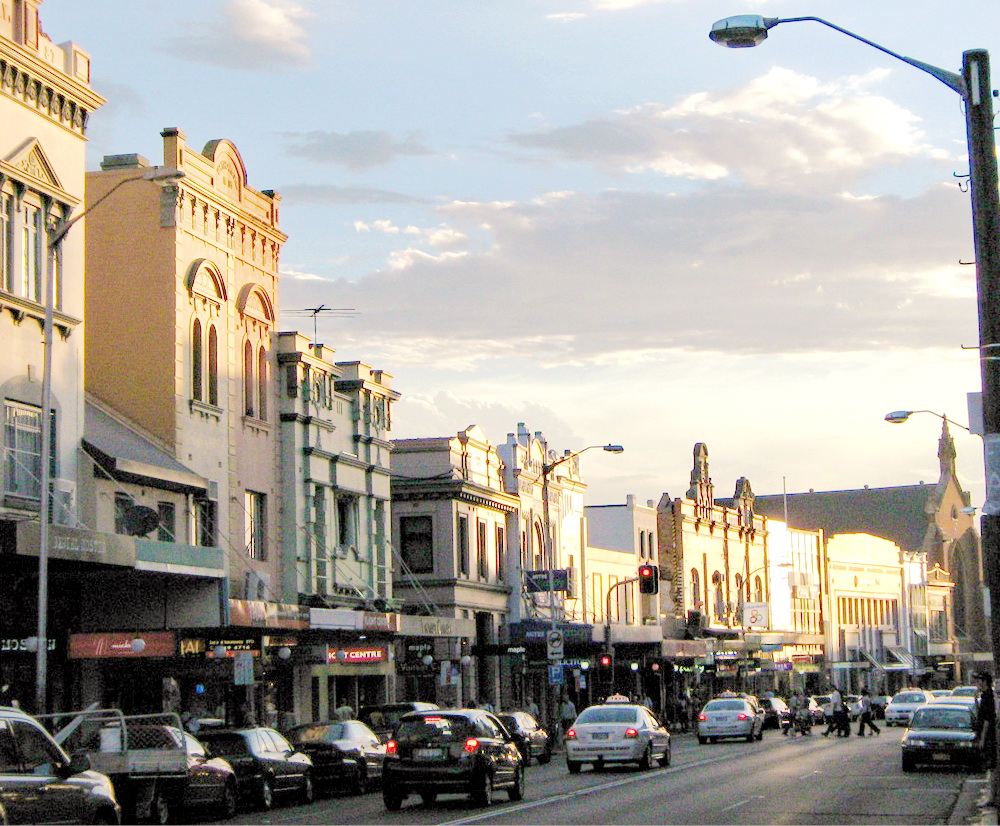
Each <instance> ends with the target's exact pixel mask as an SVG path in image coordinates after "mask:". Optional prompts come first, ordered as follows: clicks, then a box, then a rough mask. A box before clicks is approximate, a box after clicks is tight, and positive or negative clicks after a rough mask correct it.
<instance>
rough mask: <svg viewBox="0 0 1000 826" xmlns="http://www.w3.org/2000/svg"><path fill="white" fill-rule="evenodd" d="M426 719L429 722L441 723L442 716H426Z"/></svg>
mask: <svg viewBox="0 0 1000 826" xmlns="http://www.w3.org/2000/svg"><path fill="white" fill-rule="evenodd" d="M424 720H426V721H427V722H428V723H440V722H441V718H440V717H424Z"/></svg>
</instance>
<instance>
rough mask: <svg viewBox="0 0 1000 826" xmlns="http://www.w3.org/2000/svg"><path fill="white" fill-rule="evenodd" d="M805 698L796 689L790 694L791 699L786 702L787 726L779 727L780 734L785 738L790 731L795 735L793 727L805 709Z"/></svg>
mask: <svg viewBox="0 0 1000 826" xmlns="http://www.w3.org/2000/svg"><path fill="white" fill-rule="evenodd" d="M806 708H807V706H806V698H805V697H804V696H803V694H802V692H801V691H799V690H798V689H796V690H795V692H794V693H793V694H792V699H791V700H789V701H788V725H787V726H782V727H781V733H782V734H784V735H785V736H786V737H787V736H788V732H789V731H790V732H791V733H792V734H793V735H794V734H795V726H796V723H798V717H799V714H801V713H802V711H803V710H804V709H806Z"/></svg>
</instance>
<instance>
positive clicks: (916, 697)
mask: <svg viewBox="0 0 1000 826" xmlns="http://www.w3.org/2000/svg"><path fill="white" fill-rule="evenodd" d="M926 699H927V698H926V697H924V695H923V694H920V693H918V692H916V691H908V692H906V693H905V694H897V695H896V696H895V697H893V698H892V701H893V702H894V703H923V702H925V701H926Z"/></svg>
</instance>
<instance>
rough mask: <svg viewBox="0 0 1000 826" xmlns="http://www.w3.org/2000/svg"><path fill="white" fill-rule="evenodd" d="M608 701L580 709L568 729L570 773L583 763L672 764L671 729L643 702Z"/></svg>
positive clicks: (567, 765) (645, 766)
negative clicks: (635, 703) (641, 703)
mask: <svg viewBox="0 0 1000 826" xmlns="http://www.w3.org/2000/svg"><path fill="white" fill-rule="evenodd" d="M608 699H609V702H607V703H603V704H602V705H598V706H589V707H587V708H585V709H584V710H583V711H582V712H580V714H579V716H578V717H577V718H576V720H575V721H574V723H573V725H572V727H571V728H570V729H569V731H567V732H566V743H565V745H566V768H567V769H569V771H570V773H571V774H576V773H577V772H579V771H580V767H581V766H582V765H583V764H584V763H592V764H593V765H594V766H595V768H599V767H601V766H603V765H605V764H607V763H638V764H639V768H641V769H651V768H652V767H653V761H654V760H655V761H657V762H658V763H659V764H660V765H661V766H669V765H670V732H668V731H667V730H666V728H664V726H663V725H662V724H661V723H660V721H659V720H657V719H656V717H654V716H653V713H652V712H651V711H650V710H649V709H648V708H646V707H645V706H641V705H633V704H632V703H629V702H628V701H627V699H626V701H625V702H611V701H610V700H611V698H608Z"/></svg>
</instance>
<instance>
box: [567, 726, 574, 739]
mask: <svg viewBox="0 0 1000 826" xmlns="http://www.w3.org/2000/svg"><path fill="white" fill-rule="evenodd" d="M566 739H567V740H575V739H576V729H575V728H571V729H570V730H569V731H567V732H566Z"/></svg>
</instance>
